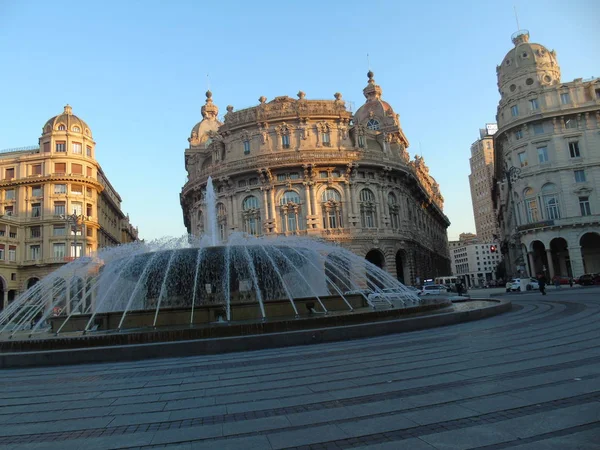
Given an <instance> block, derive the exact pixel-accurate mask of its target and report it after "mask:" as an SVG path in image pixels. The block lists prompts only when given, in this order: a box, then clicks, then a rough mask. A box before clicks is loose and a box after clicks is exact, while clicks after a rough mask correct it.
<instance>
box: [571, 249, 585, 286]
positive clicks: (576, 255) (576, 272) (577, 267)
mask: <svg viewBox="0 0 600 450" xmlns="http://www.w3.org/2000/svg"><path fill="white" fill-rule="evenodd" d="M569 260H570V261H571V271H572V272H573V279H576V278H579V277H580V276H581V275H583V274H584V273H585V268H584V266H583V256H582V255H581V247H580V246H579V245H574V246H569Z"/></svg>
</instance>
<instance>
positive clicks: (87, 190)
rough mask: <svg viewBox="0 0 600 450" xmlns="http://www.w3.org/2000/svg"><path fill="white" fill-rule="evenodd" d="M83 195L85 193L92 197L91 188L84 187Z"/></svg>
mask: <svg viewBox="0 0 600 450" xmlns="http://www.w3.org/2000/svg"><path fill="white" fill-rule="evenodd" d="M85 195H87V196H88V197H89V198H92V188H89V187H86V188H85Z"/></svg>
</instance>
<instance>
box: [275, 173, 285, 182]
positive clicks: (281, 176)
mask: <svg viewBox="0 0 600 450" xmlns="http://www.w3.org/2000/svg"><path fill="white" fill-rule="evenodd" d="M286 179H287V173H279V174H277V181H285V180H286Z"/></svg>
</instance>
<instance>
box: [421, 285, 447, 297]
mask: <svg viewBox="0 0 600 450" xmlns="http://www.w3.org/2000/svg"><path fill="white" fill-rule="evenodd" d="M446 292H450V289H448V288H447V287H446V286H444V285H441V284H432V285H429V286H423V289H422V290H421V295H440V294H445V293H446Z"/></svg>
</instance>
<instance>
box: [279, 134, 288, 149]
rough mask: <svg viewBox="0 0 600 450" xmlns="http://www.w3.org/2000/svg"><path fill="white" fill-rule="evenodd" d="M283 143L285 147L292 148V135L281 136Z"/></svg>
mask: <svg viewBox="0 0 600 450" xmlns="http://www.w3.org/2000/svg"><path fill="white" fill-rule="evenodd" d="M281 145H282V146H283V148H290V137H289V135H287V134H284V135H283V136H281Z"/></svg>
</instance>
